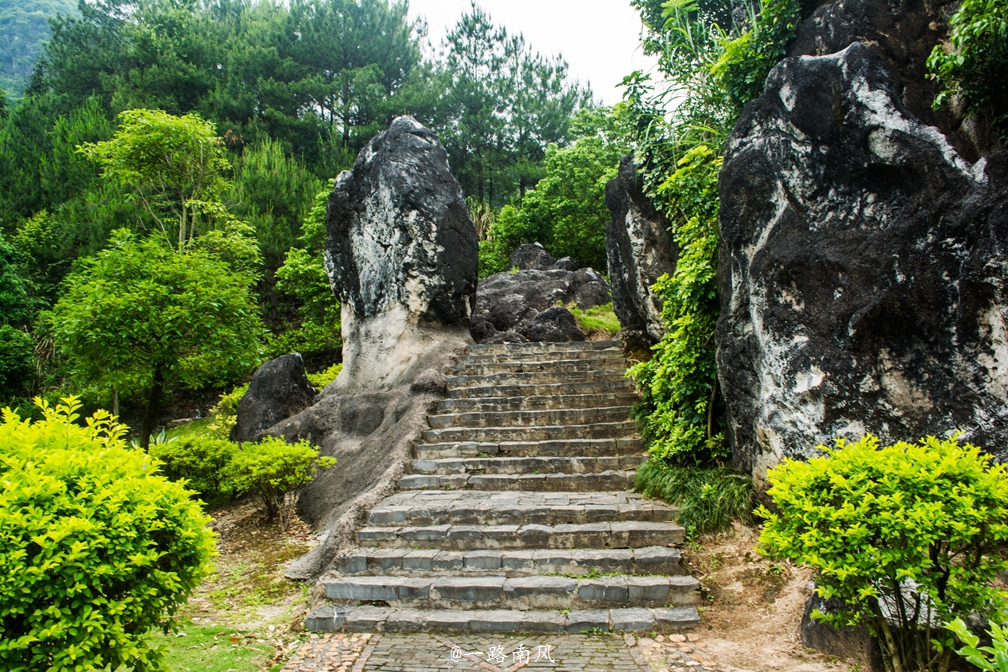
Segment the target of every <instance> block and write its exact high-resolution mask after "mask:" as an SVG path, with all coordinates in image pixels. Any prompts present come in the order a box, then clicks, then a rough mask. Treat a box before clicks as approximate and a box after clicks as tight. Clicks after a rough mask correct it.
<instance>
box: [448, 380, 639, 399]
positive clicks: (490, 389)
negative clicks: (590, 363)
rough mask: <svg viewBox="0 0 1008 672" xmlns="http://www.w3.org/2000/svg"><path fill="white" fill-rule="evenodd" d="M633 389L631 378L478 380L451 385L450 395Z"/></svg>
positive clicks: (630, 391)
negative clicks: (538, 381)
mask: <svg viewBox="0 0 1008 672" xmlns="http://www.w3.org/2000/svg"><path fill="white" fill-rule="evenodd" d="M633 390H634V386H633V381H631V380H630V379H629V378H620V379H619V380H599V381H587V382H564V383H537V382H532V383H493V382H479V381H478V380H474V381H473V382H472V384H471V386H470V387H456V388H452V389H449V390H448V399H474V398H485V397H494V398H497V397H534V396H548V397H558V396H561V395H571V394H616V393H619V394H633Z"/></svg>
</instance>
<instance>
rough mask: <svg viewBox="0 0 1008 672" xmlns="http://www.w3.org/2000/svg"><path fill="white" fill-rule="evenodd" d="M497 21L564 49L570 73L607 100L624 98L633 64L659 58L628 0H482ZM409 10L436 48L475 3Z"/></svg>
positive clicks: (435, 1)
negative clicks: (649, 51) (647, 47)
mask: <svg viewBox="0 0 1008 672" xmlns="http://www.w3.org/2000/svg"><path fill="white" fill-rule="evenodd" d="M477 4H478V5H479V6H480V7H482V8H483V10H484V11H486V12H487V13H488V14H489V15H490V19H491V20H492V21H493V23H494V25H497V26H501V25H503V26H504V27H505V28H507V31H508V34H516V33H522V34H523V35H524V36H525V43H526V44H527V45H529V46H530V47H531V48H532V49H533V50H535V51H538V52H540V53H542V54H544V55H547V54H548V55H555V54H557V53H560V54H561V55H562V56H563V57H564V59H565V60H566V61H567V63H568V65H569V66H570V70H569V74H570V77H572V78H575V79H579V80H581V81H582V82H584V81H585V80H587V81H588V82H589V83H590V84H591V87H592V91H593V92H594V94H595V99H596V100H599V99H601V101H602V103H603V104H605V105H612V104H614V103H617V102H619V101H620V99H621V98H622V89H620V88H619V87H618V84H619V83H620V81H622V80H623V78H624V77H625V76H626V75H629V74H630V73H631V72H632V71H634V70H643V71H644V72H653V70H654V66H655V63H656V61H655V59H654V58H652V57H650V56H645V55H644V53H643V52H642V50H641V48H640V28H641V23H640V16H639V15H638V14H637V12H636V11H635V10H634V9H633V8H632V7H631V6H630V3H629V0H478V1H477ZM409 7H410V15H411V16H423V17H425V18H426V19H427V24H428V30H429V35H428V37H429V39H430V41H431V43H432V44H433V46H434V48H435V49H438V48H439V47H440V46H441V40H442V38H443V37H444V35H445V34H446V33H447V32H448V30H449V29H450V28H451V27H453V26H454V25H455V23H456V22H457V21H458V19H459V17H460V16H462V14H463V13H464V12H467V11H469V9H470V0H409Z"/></svg>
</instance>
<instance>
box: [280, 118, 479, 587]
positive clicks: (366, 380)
mask: <svg viewBox="0 0 1008 672" xmlns="http://www.w3.org/2000/svg"><path fill="white" fill-rule="evenodd" d="M326 226H327V230H328V235H327V240H326V250H325V263H326V270H327V271H328V273H329V278H330V280H331V282H332V286H333V290H334V291H335V292H336V294H337V296H338V297H339V299H340V301H341V303H342V330H343V332H342V335H343V370H342V371H341V373H340V375H339V376H338V377H337V378H336V380H335V381H334V382H333V383H332V384H330V385H327V386H326V388H325V389H324V390H323V391H322V393H321V394H320V395H319V396H318V398H317V400H316V401H315V403H314V404H313V405H312V406H311V407H310V408H308V409H306V410H305V411H303V412H301V413H299V414H298V415H295V416H293V417H291V418H288V419H287V420H284V421H283V422H280V423H278V424H276V425H274V426H273V427H271V428H270V429H269V430H268V433H269V434H271V435H273V436H282V437H284V438H285V439H287V440H289V441H293V440H297V439H307V440H308V441H310V442H312V443H314V444H315V445H318V446H320V448H321V451H320V452H321V453H322V454H323V455H327V456H332V457H335V458H336V459H337V463H336V466H335V467H333V468H331V469H327V470H325V471H324V472H323V473H321V474H319V475H318V476H317V477H316V478H315V480H313V481H312V482H311V483H310V484H309V485H307V486H306V487H305V488H304V490H302V492H301V495H300V498H299V500H298V513H299V514H300V515H301V516H302V517H303V518H304V519H305V520H307V521H308V522H310V523H312V524H314V525H315V526H316V527H317V528H319V530H320V531H322V532H324V533H325V543H323V544H321V545H319V546H318V547H316V548H315V550H313V551H312V552H311V553H310V554H309V555H308V556H306V557H305V558H302V559H300V560H299V561H298V562H296V563H295V564H294V565H292V566H291V567H290V568H289V569H288V572H287V574H288V576H290V577H291V578H299V579H310V578H315V577H317V576H318V575H320V574H321V573H322V572H324V571H325V570H326V568H327V567H328V563H329V561H330V560H331V558H332V557H333V556H334V555H335V554H336V553H337V552H339V551H340V550H341V549H342V548H345V547H346V546H347V545H349V544H352V543H353V541H354V536H353V535H354V531H355V530H356V528H357V526H358V525H359V524H360V523H361V522H362V520H363V518H364V517H365V515H366V512H367V511H368V510H369V509H370V507H371V506H373V505H374V504H375V503H376V502H378V501H380V500H381V499H382V498H383V497H385V496H387V495H389V494H391V493H392V492H393V491H394V490H395V488H396V487H397V482H398V478H399V477H400V476H401V475H402V474H403V472H404V465H405V463H406V461H407V460H408V459H409V455H410V451H411V449H412V446H413V443H415V442H416V441H417V439H418V438H419V436H420V435H421V433H422V432H423V431H424V430H425V429H427V422H426V417H427V409H428V407H429V406H430V405H431V404H432V403H433V402H434V400H436V399H437V398H438V397H439V396H442V395H443V394H444V392H445V388H446V384H447V381H446V379H445V377H444V375H443V371H444V370H445V368H446V367H447V365H448V363H449V362H450V361H451V360H452V358H453V357H455V356H457V354H458V353H459V352H460V351H461V350H462V348H463V347H464V346H465V345H467V344H471V343H472V338H471V337H470V335H469V319H470V316H471V315H472V310H473V303H474V301H475V294H476V277H477V275H476V273H477V260H478V242H477V237H476V229H475V228H474V227H473V224H472V221H471V220H470V219H469V214H468V210H467V209H466V206H465V202H464V201H463V200H462V190H461V188H460V187H459V184H458V182H457V181H456V180H455V178H454V177H453V176H452V174H451V172H450V171H449V168H448V158H447V154H446V153H445V150H444V148H443V147H442V146H441V144H440V143H439V142H438V139H437V136H436V135H435V134H434V133H433V132H431V131H429V130H427V129H426V128H424V127H423V126H422V125H420V124H419V123H418V122H417V121H416V120H415V119H413V118H412V117H399V118H398V119H396V120H395V121H393V122H392V125H391V126H390V127H389V129H388V130H387V131H385V132H384V133H381V134H380V135H378V136H376V137H375V138H373V139H372V140H371V141H370V142H369V143H368V144H367V146H366V147H364V149H362V150H361V152H360V154H359V156H358V157H357V160H356V162H355V163H354V166H353V169H352V170H349V171H345V172H343V173H342V174H340V176H339V177H338V178H337V179H336V184H335V187H334V189H333V192H332V195H331V196H330V198H329V205H328V211H327V215H326Z"/></svg>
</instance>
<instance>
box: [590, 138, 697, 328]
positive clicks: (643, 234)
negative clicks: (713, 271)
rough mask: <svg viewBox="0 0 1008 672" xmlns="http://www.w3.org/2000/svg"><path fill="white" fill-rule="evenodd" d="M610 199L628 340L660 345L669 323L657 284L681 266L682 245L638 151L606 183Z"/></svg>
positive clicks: (617, 292) (612, 256) (614, 277)
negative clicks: (657, 203)
mask: <svg viewBox="0 0 1008 672" xmlns="http://www.w3.org/2000/svg"><path fill="white" fill-rule="evenodd" d="M605 202H606V205H607V206H608V207H609V212H611V213H612V221H610V222H606V227H605V237H606V261H607V264H608V266H609V282H610V283H611V285H612V301H613V312H614V313H616V317H617V318H619V321H620V326H621V327H622V328H623V329H622V336H623V340H624V341H630V342H636V343H638V344H639V345H640V346H645V347H646V346H650V345H654V344H655V343H657V342H658V340H659V339H661V337H662V334H663V333H664V327H663V326H662V321H661V310H662V301H661V298H660V297H658V296H656V295H655V293H654V292H652V291H651V286H652V285H653V284H654V283H655V281H657V280H658V278H660V277H661V276H662V275H664V274H666V273H668V274H669V275H671V274H672V273H674V272H675V267H676V260H677V259H678V258H679V248H678V247H677V246H676V244H675V241H674V240H672V236H671V235H669V232H668V222H667V221H666V219H665V216H664V215H663V214H662V213H661V212H659V211H658V210H657V209H656V208H655V207H654V203H652V202H651V199H649V198H648V197H647V196H645V195H644V189H643V181H642V179H641V177H640V175H638V174H637V169H636V167H635V166H634V163H633V154H627V155H626V156H625V157H623V160H622V161H620V167H619V173H618V174H617V176H616V177H615V178H613V179H612V180H610V181H609V182H608V183H607V184H606V190H605Z"/></svg>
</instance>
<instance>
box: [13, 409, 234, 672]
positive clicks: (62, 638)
mask: <svg viewBox="0 0 1008 672" xmlns="http://www.w3.org/2000/svg"><path fill="white" fill-rule="evenodd" d="M78 408H79V404H78V403H77V402H76V400H75V399H74V398H72V397H71V398H67V399H66V400H64V403H63V404H61V405H60V406H58V407H57V408H55V409H53V408H50V407H48V406H46V405H44V404H43V405H42V412H43V415H44V419H43V420H41V421H39V422H35V423H32V422H31V421H29V420H22V419H21V418H19V417H18V416H17V415H16V414H14V413H13V412H11V411H10V410H9V409H6V410H5V411H4V416H3V423H2V424H0V481H2V482H3V491H2V493H0V668H2V669H5V670H10V671H12V672H14V671H25V672H27V671H33V672H34V671H35V670H75V671H86V670H105V669H112V670H116V669H118V668H119V666H121V665H123V666H126V667H129V668H131V669H133V670H136V671H142V670H153V669H157V668H158V667H159V662H160V660H161V653H160V651H158V650H156V649H154V648H152V645H151V643H150V641H149V640H148V635H149V633H150V631H151V629H152V628H156V627H165V626H167V625H169V624H170V623H171V620H172V616H173V614H174V613H175V611H176V610H177V609H178V608H179V607H180V606H182V605H183V604H184V603H185V601H186V598H187V596H188V595H189V593H190V592H191V591H192V590H193V588H195V587H196V585H197V584H198V583H199V581H200V579H201V578H202V577H203V576H204V574H205V573H206V571H207V565H208V560H209V559H210V556H211V555H212V553H213V549H214V540H213V535H212V533H211V532H210V531H209V529H207V527H206V522H207V520H208V519H207V517H206V516H205V515H204V514H203V513H202V511H201V510H200V507H199V505H198V504H197V503H196V502H193V501H192V500H191V499H190V496H189V495H190V493H189V491H187V490H186V489H185V488H183V487H182V486H181V485H179V484H177V483H172V482H171V481H169V480H167V479H166V478H164V477H163V476H161V475H160V474H159V473H158V469H157V466H156V463H155V462H154V461H153V460H152V459H151V458H150V457H149V456H147V455H145V454H144V453H142V452H140V451H136V450H131V449H129V448H127V447H126V444H125V443H124V442H123V439H122V436H123V434H124V429H123V428H122V427H121V426H119V425H117V424H115V423H114V422H113V421H112V420H111V418H110V416H109V415H108V414H107V413H105V412H104V411H102V412H99V413H96V414H95V415H94V416H92V417H91V418H88V419H87V424H86V426H84V427H82V426H81V425H79V424H77V420H78V416H77V413H76V411H77V409H78Z"/></svg>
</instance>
